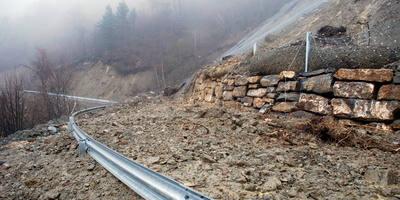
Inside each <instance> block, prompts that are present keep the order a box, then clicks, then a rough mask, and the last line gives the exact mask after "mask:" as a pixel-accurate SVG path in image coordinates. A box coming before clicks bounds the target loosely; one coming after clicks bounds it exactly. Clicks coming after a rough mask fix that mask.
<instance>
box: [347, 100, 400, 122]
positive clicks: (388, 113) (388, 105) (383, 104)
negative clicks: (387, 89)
mask: <svg viewBox="0 0 400 200" xmlns="http://www.w3.org/2000/svg"><path fill="white" fill-rule="evenodd" d="M353 102H354V109H353V112H354V118H356V119H359V120H365V121H387V120H394V118H395V114H396V112H398V111H399V110H400V103H399V102H398V101H375V100H355V101H353Z"/></svg>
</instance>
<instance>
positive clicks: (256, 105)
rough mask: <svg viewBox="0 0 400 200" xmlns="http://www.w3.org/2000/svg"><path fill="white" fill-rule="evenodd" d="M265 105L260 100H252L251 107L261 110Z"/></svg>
mask: <svg viewBox="0 0 400 200" xmlns="http://www.w3.org/2000/svg"><path fill="white" fill-rule="evenodd" d="M264 104H265V101H264V100H263V99H262V98H254V100H253V106H254V107H255V108H262V107H263V106H264Z"/></svg>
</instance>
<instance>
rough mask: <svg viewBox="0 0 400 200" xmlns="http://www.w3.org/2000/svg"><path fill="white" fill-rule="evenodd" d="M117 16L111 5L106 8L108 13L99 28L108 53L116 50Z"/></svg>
mask: <svg viewBox="0 0 400 200" xmlns="http://www.w3.org/2000/svg"><path fill="white" fill-rule="evenodd" d="M116 22H117V20H116V16H115V15H114V13H113V11H112V8H111V6H110V5H108V6H107V7H106V12H105V13H104V15H103V18H102V20H101V21H100V22H98V23H97V25H96V26H97V27H98V28H99V29H100V34H101V36H102V37H103V42H104V47H105V49H106V51H111V50H112V49H113V48H114V46H115V45H114V44H115V40H116V31H115V29H116V26H117V23H116Z"/></svg>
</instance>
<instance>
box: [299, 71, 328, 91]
mask: <svg viewBox="0 0 400 200" xmlns="http://www.w3.org/2000/svg"><path fill="white" fill-rule="evenodd" d="M332 83H333V77H332V74H324V75H319V76H314V77H311V78H306V79H302V80H300V91H307V92H315V93H318V94H325V93H330V92H333V89H332Z"/></svg>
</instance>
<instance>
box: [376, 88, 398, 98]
mask: <svg viewBox="0 0 400 200" xmlns="http://www.w3.org/2000/svg"><path fill="white" fill-rule="evenodd" d="M378 100H398V101H400V85H383V86H382V87H381V88H380V89H379V92H378Z"/></svg>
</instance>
